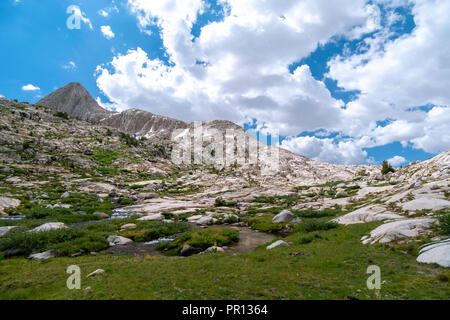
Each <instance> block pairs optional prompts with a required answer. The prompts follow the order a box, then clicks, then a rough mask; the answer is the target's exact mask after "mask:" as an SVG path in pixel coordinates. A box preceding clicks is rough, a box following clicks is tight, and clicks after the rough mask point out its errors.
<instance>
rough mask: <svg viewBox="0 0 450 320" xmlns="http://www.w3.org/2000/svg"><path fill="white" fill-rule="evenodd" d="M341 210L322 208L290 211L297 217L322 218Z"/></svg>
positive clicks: (334, 214) (338, 212)
mask: <svg viewBox="0 0 450 320" xmlns="http://www.w3.org/2000/svg"><path fill="white" fill-rule="evenodd" d="M341 212H342V210H341V209H340V208H335V209H324V210H318V211H316V210H311V209H307V210H301V211H292V213H293V214H295V215H296V216H297V217H300V218H322V217H334V216H336V215H338V214H340V213H341Z"/></svg>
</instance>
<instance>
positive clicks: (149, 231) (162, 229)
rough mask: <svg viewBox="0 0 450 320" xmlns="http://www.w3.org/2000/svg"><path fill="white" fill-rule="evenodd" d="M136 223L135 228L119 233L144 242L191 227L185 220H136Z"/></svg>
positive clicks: (181, 231)
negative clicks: (172, 221)
mask: <svg viewBox="0 0 450 320" xmlns="http://www.w3.org/2000/svg"><path fill="white" fill-rule="evenodd" d="M134 223H136V228H135V229H131V230H125V231H122V232H120V234H119V235H121V236H122V237H126V238H130V239H132V240H134V241H136V242H144V241H151V240H156V239H159V238H163V237H167V236H172V235H175V234H179V233H183V232H186V231H188V229H189V225H188V224H187V223H185V222H174V223H167V222H163V221H135V222H134Z"/></svg>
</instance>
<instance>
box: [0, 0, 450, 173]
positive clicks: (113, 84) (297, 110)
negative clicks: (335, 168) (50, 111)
mask: <svg viewBox="0 0 450 320" xmlns="http://www.w3.org/2000/svg"><path fill="white" fill-rule="evenodd" d="M286 2H291V4H290V5H289V6H288V7H282V5H281V4H279V3H277V2H276V1H273V2H271V1H267V2H265V1H258V0H254V1H249V2H248V3H246V4H243V3H242V2H241V3H239V2H237V1H236V0H227V1H225V0H223V1H218V0H212V1H203V0H189V1H188V0H187V1H186V2H183V4H181V3H180V2H178V4H176V2H174V1H173V0H164V1H159V2H158V1H147V2H146V1H142V0H115V1H111V0H98V1H75V0H71V1H65V0H64V1H63V0H59V1H56V0H41V1H32V0H20V1H17V0H4V1H2V2H0V28H1V29H2V30H3V32H2V33H0V43H1V44H2V45H1V50H0V70H1V73H0V94H1V95H3V96H6V97H8V98H11V99H18V100H21V101H29V102H31V103H35V102H37V101H38V100H39V99H40V98H41V97H43V96H45V95H47V94H49V93H50V92H52V91H53V90H55V89H57V88H59V87H61V86H64V85H65V84H67V83H69V82H72V81H77V82H81V83H82V84H83V85H84V86H85V87H86V88H87V89H88V91H89V92H90V93H91V94H92V96H93V97H94V98H98V99H99V101H101V103H102V105H103V106H105V107H108V108H111V109H115V110H123V109H126V108H130V107H139V108H143V109H146V110H148V111H151V112H154V113H157V114H163V115H168V116H172V117H175V118H178V119H182V120H186V121H191V120H194V119H197V118H202V119H201V120H212V119H228V120H232V121H235V122H237V123H240V124H242V125H244V126H245V127H246V128H249V127H258V128H261V127H262V128H265V129H267V130H273V129H278V130H279V131H280V135H281V136H282V137H283V138H284V139H285V140H286V141H285V142H283V146H284V147H286V148H288V149H290V150H291V151H294V152H298V153H302V154H305V155H306V156H309V157H312V158H314V159H317V160H322V161H329V162H337V163H377V164H379V163H381V162H382V161H383V160H385V159H391V158H394V157H396V158H395V159H396V160H395V161H394V162H395V164H396V165H406V164H408V163H409V162H411V161H416V160H424V159H427V158H430V157H432V156H433V155H435V154H437V153H438V152H441V151H444V150H446V149H448V148H449V147H450V141H448V140H450V139H448V134H447V135H446V134H444V135H443V134H442V132H443V130H444V132H445V128H446V127H447V129H448V122H447V125H446V124H445V122H443V121H444V120H443V119H446V118H447V117H448V114H449V112H448V104H447V101H448V100H447V96H448V94H447V93H444V92H443V91H442V90H441V91H439V88H440V87H439V86H440V85H442V87H443V88H445V85H446V83H445V81H448V79H449V78H450V77H449V76H448V74H445V73H444V74H443V71H442V70H443V69H445V68H448V64H447V65H442V62H439V61H438V60H436V63H434V64H436V66H435V65H434V64H433V65H431V66H428V68H429V69H428V70H427V69H426V67H427V66H420V65H415V66H414V68H419V67H420V68H421V69H417V70H412V71H411V74H410V75H408V74H403V73H402V71H404V70H411V66H410V65H408V63H412V62H409V61H408V59H405V58H404V57H402V56H401V54H402V50H403V49H402V48H406V47H407V46H408V48H410V47H409V46H411V48H410V51H409V52H411V55H413V56H414V55H415V54H417V57H413V58H414V59H416V61H418V62H420V61H421V59H423V57H422V58H421V56H420V54H422V52H426V50H425V49H427V50H429V48H425V47H421V44H420V43H423V41H422V42H420V41H417V43H415V42H414V39H415V38H419V37H420V36H422V37H425V35H423V34H425V33H421V30H422V29H424V30H425V29H426V28H428V27H429V26H428V25H427V23H431V22H430V21H429V19H428V18H427V17H428V15H429V13H430V11H432V10H441V11H442V10H444V9H445V6H446V3H445V1H439V0H435V1H434V2H435V4H434V7H432V6H431V5H427V4H426V2H424V1H421V0H417V1H407V0H404V1H394V0H392V1H390V0H386V1H381V0H378V1H364V0H358V1H354V2H353V3H352V2H351V1H347V0H339V1H336V2H335V3H334V4H333V5H330V6H329V8H327V7H326V2H324V1H318V2H316V3H315V4H313V3H314V2H311V1H309V0H298V1H286ZM322 2H323V3H324V5H322V4H321V3H322ZM161 3H163V4H164V5H161ZM335 4H336V5H337V6H339V7H335V8H333V6H334V5H335ZM70 5H76V6H78V7H79V8H80V10H81V12H82V15H83V19H84V22H83V21H82V22H81V28H80V29H79V30H77V29H73V30H70V29H68V28H67V26H66V21H67V19H68V18H69V16H70V14H67V12H66V11H67V8H68V7H69V6H70ZM316 5H317V7H316ZM183 6H184V7H183ZM440 6H441V7H440ZM297 8H302V10H303V11H299V10H297ZM433 8H434V9H433ZM443 8H444V9H443ZM308 10H310V11H311V12H309V11H308ZM297 12H300V13H297ZM355 12H357V13H358V14H356V13H355ZM436 14H439V12H438V11H436ZM267 16H270V17H271V19H273V20H272V21H269V20H268V19H265V17H267ZM309 17H319V20H320V23H318V24H317V23H316V22H313V23H311V21H310V20H308V19H311V18H309ZM266 20H267V21H266ZM328 21H329V22H328ZM436 21H440V20H439V19H437V20H436ZM334 24H336V27H335V26H334ZM102 26H103V27H108V28H110V30H111V31H112V32H113V34H114V36H113V37H107V36H106V35H105V34H104V33H103V32H102V30H101V27H102ZM433 27H434V28H442V30H445V29H446V28H447V30H448V26H447V25H445V23H442V25H439V23H434V24H433ZM278 29H279V30H278ZM230 30H231V31H233V32H231V33H230ZM439 30H440V29H439ZM439 30H438V31H439ZM277 32H279V33H278V34H277ZM435 34H436V33H435ZM437 34H438V33H437ZM438 40H439V39H438ZM442 41H447V42H448V40H446V39H442ZM442 41H441V42H442ZM414 45H415V46H416V47H414ZM429 45H430V46H431V45H432V43H431V41H430V44H429ZM444 47H445V46H444ZM444 49H446V48H444ZM444 49H442V46H441V47H440V48H439V50H441V51H442V50H444ZM428 52H429V51H428ZM445 53H446V52H445V51H443V52H440V53H439V54H440V55H443V56H444V55H445ZM436 54H438V53H436ZM428 58H430V57H428ZM431 58H432V57H431ZM396 59H397V60H396ZM392 61H395V63H394V64H393V67H392V68H391V69H389V68H386V70H384V69H383V66H386V65H387V64H389V63H393V62H392ZM412 61H413V62H414V60H413V59H412ZM439 63H440V64H439ZM280 66H284V67H282V68H280ZM377 66H381V67H378V68H377ZM233 68H234V69H233ZM433 68H437V70H441V71H440V72H438V73H439V74H438V75H439V76H441V78H437V76H438V75H436V79H431V81H430V83H433V81H434V80H435V81H436V83H439V84H440V85H439V86H436V88H432V89H430V88H429V87H426V86H425V85H424V86H423V87H420V81H419V80H421V79H422V78H423V76H422V75H423V74H426V75H428V74H429V75H434V74H436V72H435V73H433ZM268 70H269V71H268ZM413 71H414V72H413ZM390 72H392V75H393V76H392V75H391V74H390ZM408 72H409V71H407V72H405V73H408ZM446 75H447V77H446V80H444V83H443V84H442V79H443V78H444V79H445V77H444V76H446ZM415 76H417V77H418V78H417V79H414V77H415ZM397 78H398V79H401V80H405V79H406V80H405V81H404V83H403V82H402V81H398V80H397ZM386 79H387V80H386ZM390 81H392V83H391V82H390ZM407 81H411V83H408V82H407ZM30 84H31V85H33V86H34V87H35V89H36V90H24V86H26V85H30ZM427 85H430V84H427ZM37 88H39V89H37ZM447 88H448V86H447ZM434 89H435V90H434ZM396 90H398V92H399V93H401V94H399V95H398V96H401V95H403V96H404V97H398V96H397V94H395V92H396ZM408 90H414V91H410V92H411V93H410V94H408V92H409V91H408ZM420 90H423V92H425V94H424V95H423V96H420V95H419V94H418V92H419V91H420ZM416 93H417V97H416ZM439 121H440V122H439ZM449 131H450V130H449ZM399 159H400V160H399ZM403 160H404V161H403Z"/></svg>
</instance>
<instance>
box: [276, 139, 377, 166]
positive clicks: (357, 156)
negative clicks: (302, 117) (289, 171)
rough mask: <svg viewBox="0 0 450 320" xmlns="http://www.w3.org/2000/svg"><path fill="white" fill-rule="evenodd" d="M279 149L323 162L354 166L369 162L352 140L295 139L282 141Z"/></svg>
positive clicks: (365, 153) (364, 153) (364, 152)
mask: <svg viewBox="0 0 450 320" xmlns="http://www.w3.org/2000/svg"><path fill="white" fill-rule="evenodd" d="M281 147H282V148H285V149H287V150H289V151H292V152H295V153H299V154H302V155H304V156H307V157H309V158H311V159H314V160H318V161H324V162H331V163H340V164H354V163H367V162H370V161H371V160H370V159H368V156H367V152H366V151H364V150H362V149H361V148H358V147H357V146H356V145H355V143H354V142H353V141H352V140H342V141H338V142H336V141H334V140H333V139H329V138H325V139H320V138H316V137H310V136H309V137H296V138H289V139H286V140H283V141H282V143H281Z"/></svg>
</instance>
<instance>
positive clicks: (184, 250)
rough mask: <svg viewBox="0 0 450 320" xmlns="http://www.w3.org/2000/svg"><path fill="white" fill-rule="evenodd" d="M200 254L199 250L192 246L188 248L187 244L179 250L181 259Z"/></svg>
mask: <svg viewBox="0 0 450 320" xmlns="http://www.w3.org/2000/svg"><path fill="white" fill-rule="evenodd" d="M200 252H201V250H200V249H198V248H194V247H193V246H190V245H188V244H185V245H184V246H183V248H181V251H180V254H181V255H182V256H183V257H188V256H192V255H194V254H197V253H200Z"/></svg>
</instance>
